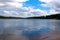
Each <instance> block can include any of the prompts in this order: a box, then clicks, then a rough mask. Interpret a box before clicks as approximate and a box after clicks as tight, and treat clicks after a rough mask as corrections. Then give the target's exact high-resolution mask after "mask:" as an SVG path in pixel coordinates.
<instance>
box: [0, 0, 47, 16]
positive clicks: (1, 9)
mask: <svg viewBox="0 0 60 40" xmlns="http://www.w3.org/2000/svg"><path fill="white" fill-rule="evenodd" d="M26 1H28V0H4V1H3V0H0V2H1V3H0V15H5V16H18V17H31V16H43V15H46V14H44V13H47V12H46V11H43V10H40V9H34V7H23V2H26Z"/></svg>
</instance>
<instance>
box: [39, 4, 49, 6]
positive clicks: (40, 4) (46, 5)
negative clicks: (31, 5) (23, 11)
mask: <svg viewBox="0 0 60 40" xmlns="http://www.w3.org/2000/svg"><path fill="white" fill-rule="evenodd" d="M40 6H43V7H49V5H48V4H40Z"/></svg>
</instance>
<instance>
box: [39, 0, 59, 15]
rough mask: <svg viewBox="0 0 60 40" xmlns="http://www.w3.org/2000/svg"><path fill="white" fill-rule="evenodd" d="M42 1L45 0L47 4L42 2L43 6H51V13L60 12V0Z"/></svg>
mask: <svg viewBox="0 0 60 40" xmlns="http://www.w3.org/2000/svg"><path fill="white" fill-rule="evenodd" d="M39 1H41V2H45V3H46V4H41V6H44V7H48V6H47V4H48V5H49V7H50V8H51V10H50V13H51V14H57V13H60V0H39Z"/></svg>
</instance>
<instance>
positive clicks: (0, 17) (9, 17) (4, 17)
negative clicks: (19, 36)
mask: <svg viewBox="0 0 60 40" xmlns="http://www.w3.org/2000/svg"><path fill="white" fill-rule="evenodd" d="M0 19H22V18H21V17H11V16H0Z"/></svg>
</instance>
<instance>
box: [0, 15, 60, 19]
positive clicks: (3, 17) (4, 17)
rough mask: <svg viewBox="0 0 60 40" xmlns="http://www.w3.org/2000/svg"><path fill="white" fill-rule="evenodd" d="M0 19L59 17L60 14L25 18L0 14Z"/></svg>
mask: <svg viewBox="0 0 60 40" xmlns="http://www.w3.org/2000/svg"><path fill="white" fill-rule="evenodd" d="M0 19H60V14H54V15H47V16H38V17H27V18H22V17H11V16H10V17H8V16H0Z"/></svg>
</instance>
